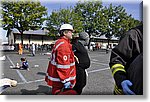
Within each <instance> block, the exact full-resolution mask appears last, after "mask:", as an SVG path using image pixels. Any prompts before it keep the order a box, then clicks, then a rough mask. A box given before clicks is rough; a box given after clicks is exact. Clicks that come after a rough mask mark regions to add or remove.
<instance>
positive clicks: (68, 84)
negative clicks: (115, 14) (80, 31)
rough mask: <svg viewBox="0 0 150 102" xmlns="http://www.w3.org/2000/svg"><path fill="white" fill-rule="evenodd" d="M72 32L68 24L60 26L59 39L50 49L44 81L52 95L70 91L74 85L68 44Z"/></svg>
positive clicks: (70, 50) (74, 72) (73, 72)
mask: <svg viewBox="0 0 150 102" xmlns="http://www.w3.org/2000/svg"><path fill="white" fill-rule="evenodd" d="M72 32H73V27H72V26H71V25H70V24H63V25H61V27H60V36H61V37H60V38H59V39H58V40H57V41H56V42H55V45H54V47H53V49H52V53H51V57H50V61H49V65H48V69H47V75H46V77H45V81H46V82H47V84H48V85H49V86H52V94H53V95H56V94H59V93H60V92H62V90H65V89H72V88H73V87H74V85H75V83H76V67H75V59H74V53H73V51H72V45H71V44H70V40H71V39H72ZM70 94H74V93H70Z"/></svg>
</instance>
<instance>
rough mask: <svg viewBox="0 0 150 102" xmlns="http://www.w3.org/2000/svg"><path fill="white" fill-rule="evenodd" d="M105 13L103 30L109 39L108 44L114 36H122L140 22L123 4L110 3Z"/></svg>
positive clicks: (105, 8) (104, 10)
mask: <svg viewBox="0 0 150 102" xmlns="http://www.w3.org/2000/svg"><path fill="white" fill-rule="evenodd" d="M103 14H104V18H105V20H104V22H105V23H104V26H103V27H102V28H103V30H101V32H102V35H105V37H106V38H107V39H108V45H109V41H110V40H111V38H112V37H113V36H114V37H119V38H121V37H122V36H124V33H125V32H126V31H128V30H129V29H130V28H132V27H135V26H137V25H138V24H139V23H140V22H139V21H138V20H135V19H134V18H132V17H131V15H128V14H127V13H126V11H125V9H124V8H123V7H122V6H121V5H119V6H113V5H112V4H110V5H109V6H108V7H106V6H105V7H104V9H103Z"/></svg>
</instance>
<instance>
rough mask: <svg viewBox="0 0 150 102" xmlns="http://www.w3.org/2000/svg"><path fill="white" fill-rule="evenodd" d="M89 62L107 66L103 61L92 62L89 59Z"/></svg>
mask: <svg viewBox="0 0 150 102" xmlns="http://www.w3.org/2000/svg"><path fill="white" fill-rule="evenodd" d="M91 62H92V63H95V64H100V65H104V66H108V64H105V63H99V62H94V61H91Z"/></svg>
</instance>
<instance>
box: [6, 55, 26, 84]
mask: <svg viewBox="0 0 150 102" xmlns="http://www.w3.org/2000/svg"><path fill="white" fill-rule="evenodd" d="M7 58H8V60H9V61H10V63H11V64H12V65H13V66H15V64H14V63H13V62H12V60H11V59H10V58H9V56H7ZM16 72H17V73H18V75H19V77H20V78H21V79H22V81H23V82H24V83H27V80H26V79H25V77H24V76H23V75H22V74H21V72H20V71H19V70H16Z"/></svg>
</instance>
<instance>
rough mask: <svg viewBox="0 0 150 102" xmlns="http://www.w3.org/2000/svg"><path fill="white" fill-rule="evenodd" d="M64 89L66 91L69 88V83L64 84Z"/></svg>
mask: <svg viewBox="0 0 150 102" xmlns="http://www.w3.org/2000/svg"><path fill="white" fill-rule="evenodd" d="M64 88H65V89H67V88H71V82H70V81H68V82H66V83H65V84H64Z"/></svg>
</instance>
